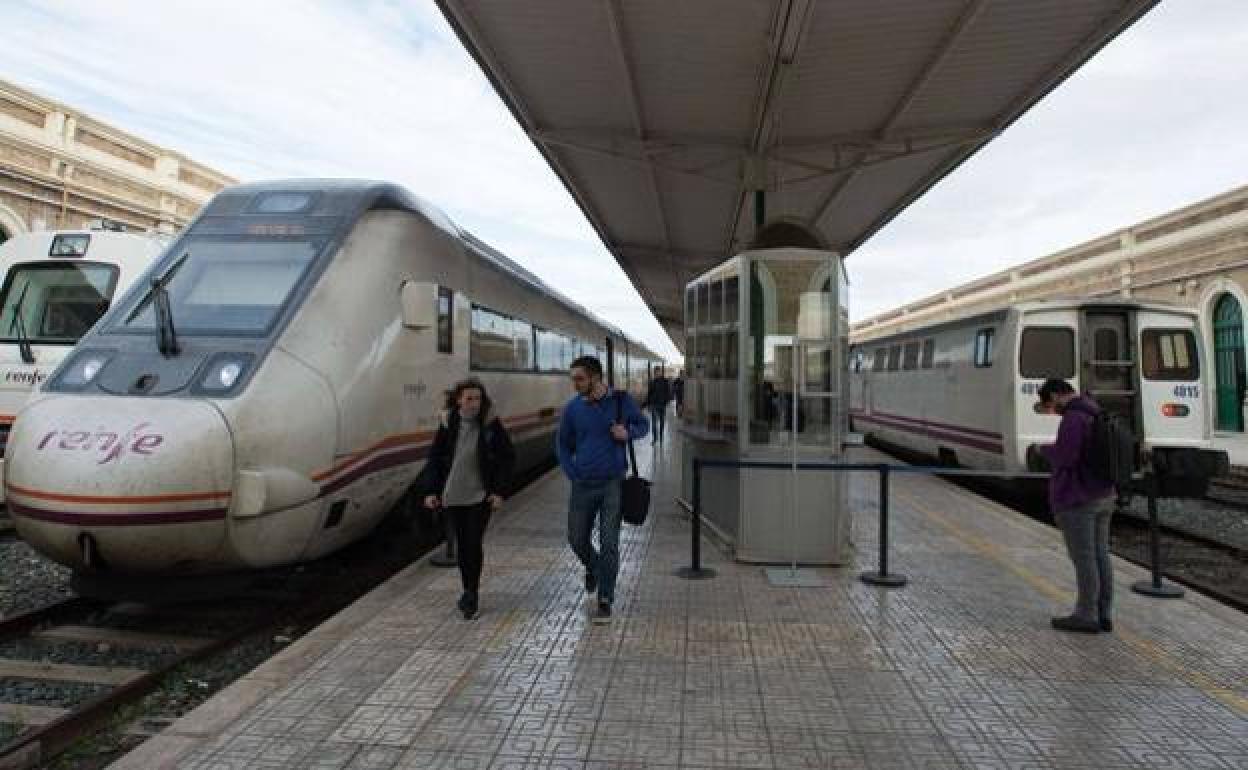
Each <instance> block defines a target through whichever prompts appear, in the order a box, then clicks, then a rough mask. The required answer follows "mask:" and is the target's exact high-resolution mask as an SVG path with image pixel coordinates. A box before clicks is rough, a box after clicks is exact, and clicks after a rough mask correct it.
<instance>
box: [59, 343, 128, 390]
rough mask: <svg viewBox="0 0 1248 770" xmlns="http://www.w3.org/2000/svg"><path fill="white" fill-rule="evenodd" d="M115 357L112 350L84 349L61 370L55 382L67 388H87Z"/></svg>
mask: <svg viewBox="0 0 1248 770" xmlns="http://www.w3.org/2000/svg"><path fill="white" fill-rule="evenodd" d="M112 357H113V354H112V353H111V352H107V351H102V350H84V351H82V352H81V353H79V354H78V355H76V356H74V357H73V358H72V359H70V360H69V363H67V364H66V366H65V368H64V369H62V370H61V373H60V375H59V376H58V377H57V378H56V379H55V381H54V384H55V385H56V386H58V387H62V388H65V389H67V390H77V389H79V388H85V387H86V386H88V385H90V384H91V383H92V382H94V381H95V378H96V377H97V376H99V374H100V370H101V369H103V368H104V365H105V364H107V363H108V362H109V360H110V359H111V358H112Z"/></svg>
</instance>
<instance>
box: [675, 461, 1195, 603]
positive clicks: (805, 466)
mask: <svg viewBox="0 0 1248 770" xmlns="http://www.w3.org/2000/svg"><path fill="white" fill-rule="evenodd" d="M703 468H775V469H781V470H783V469H792V468H796V469H797V470H799V471H817V470H828V471H839V472H850V471H872V472H875V473H878V474H880V499H879V516H880V543H879V547H880V553H879V558H878V560H877V564H878V566H877V569H876V570H875V571H874V572H872V571H869V570H868V571H867V572H863V573H861V574H860V575H859V576H858V578H859V579H860V580H862V581H863V582H864V583H870V584H871V585H878V586H885V587H894V588H895V587H898V586H903V585H905V584H906V581H907V578H906V576H905V575H901V574H896V573H890V572H889V571H888V518H889V504H888V501H889V477H890V476H891V475H892V474H894V473H916V474H924V475H929V476H968V477H975V478H1000V479H1047V478H1049V474H1047V473H1032V472H1028V473H1011V472H1008V471H980V470H973V469H970V468H945V467H940V466H925V465H890V464H888V463H818V462H803V463H797V464H796V465H795V464H794V463H789V462H784V461H780V460H713V459H703V458H701V457H695V458H693V503H692V505H691V506H689V507H690V509H691V510H690V514H691V516H692V518H693V522H692V524H693V526H692V534H691V542H690V552H691V562H692V563H691V566H689V567H681V568H680V569H678V570H676V574H677V575H679V576H680V577H684V578H689V579H702V578H708V577H714V576H715V571H714V570H710V569H704V568H703V567H702V469H703ZM1144 481H1145V489H1146V491H1147V495H1148V518H1149V529H1150V543H1149V546H1150V550H1151V553H1152V579H1151V580H1141V581H1138V582H1137V583H1135V584H1134V585H1132V586H1131V589H1132V590H1133V591H1136V592H1138V593H1141V594H1145V595H1147V596H1155V597H1159V598H1165V599H1173V598H1178V597H1180V596H1182V595H1183V589H1181V588H1179V587H1177V586H1175V585H1163V583H1162V579H1161V546H1160V539H1159V537H1160V536H1159V534H1158V531H1159V524H1158V520H1157V492H1158V481H1157V477H1156V475H1154V474H1151V473H1149V474H1146V475H1145V476H1144Z"/></svg>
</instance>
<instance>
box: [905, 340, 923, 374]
mask: <svg viewBox="0 0 1248 770" xmlns="http://www.w3.org/2000/svg"><path fill="white" fill-rule="evenodd" d="M901 368H902V369H905V370H907V371H909V370H911V369H918V368H919V341H918V340H915V341H914V342H907V343H906V347H905V352H904V353H903V354H902V359H901Z"/></svg>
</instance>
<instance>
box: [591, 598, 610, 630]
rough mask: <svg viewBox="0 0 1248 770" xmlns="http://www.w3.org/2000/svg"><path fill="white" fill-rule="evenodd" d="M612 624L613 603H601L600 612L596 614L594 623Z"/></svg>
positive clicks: (599, 604)
mask: <svg viewBox="0 0 1248 770" xmlns="http://www.w3.org/2000/svg"><path fill="white" fill-rule="evenodd" d="M610 622H611V602H605V601H599V602H598V611H597V612H595V613H594V623H595V624H596V625H600V626H601V625H604V624H607V623H610Z"/></svg>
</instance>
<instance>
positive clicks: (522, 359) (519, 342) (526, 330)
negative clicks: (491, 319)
mask: <svg viewBox="0 0 1248 770" xmlns="http://www.w3.org/2000/svg"><path fill="white" fill-rule="evenodd" d="M511 335H512V337H511V338H512V341H513V343H514V346H515V347H514V350H515V358H514V359H513V364H512V367H513V368H515V369H520V370H522V371H523V370H527V369H532V368H533V364H534V356H533V325H532V324H530V323H529V322H528V321H521V320H520V319H518V318H517V319H514V320H513V321H512V322H511Z"/></svg>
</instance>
